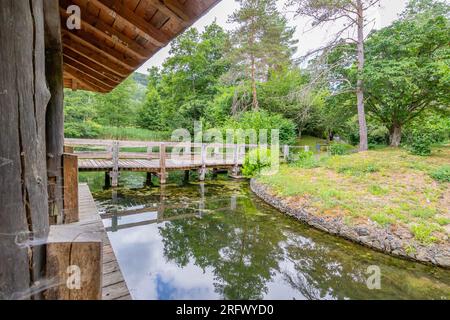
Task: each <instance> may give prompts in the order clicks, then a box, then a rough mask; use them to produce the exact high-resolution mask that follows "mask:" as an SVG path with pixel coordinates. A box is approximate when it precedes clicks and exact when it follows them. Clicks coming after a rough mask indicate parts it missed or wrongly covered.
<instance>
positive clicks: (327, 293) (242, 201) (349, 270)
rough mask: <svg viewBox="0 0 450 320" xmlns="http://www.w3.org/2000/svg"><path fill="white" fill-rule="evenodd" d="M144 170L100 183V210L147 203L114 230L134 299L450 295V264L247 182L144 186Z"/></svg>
mask: <svg viewBox="0 0 450 320" xmlns="http://www.w3.org/2000/svg"><path fill="white" fill-rule="evenodd" d="M102 178H103V176H101V177H100V178H98V181H101V182H103V181H102ZM122 178H123V177H122ZM91 180H92V179H91ZM144 180H145V176H144V175H135V176H133V174H130V175H129V177H128V178H127V184H126V185H125V187H123V188H118V189H116V190H114V191H113V190H101V186H100V187H98V186H97V187H96V186H95V185H93V186H92V187H93V189H94V190H96V191H97V192H95V193H94V197H95V199H96V201H97V204H98V206H99V208H100V209H101V210H102V211H105V212H111V211H121V210H127V209H131V208H147V209H148V211H147V212H145V213H141V214H137V215H130V216H124V217H118V218H117V226H118V227H117V228H116V230H117V231H114V232H109V237H110V240H111V242H112V245H113V248H114V251H115V253H116V256H117V258H118V260H119V264H120V266H121V269H122V272H123V274H124V277H125V279H126V281H127V285H128V287H129V289H130V291H131V293H132V295H133V298H135V299H294V298H295V299H450V274H449V271H448V270H444V269H440V268H436V267H432V266H426V265H422V264H419V263H414V262H410V261H406V260H401V259H397V258H394V257H390V256H388V255H385V254H382V253H378V252H376V251H372V250H370V249H368V248H365V247H362V246H359V245H357V244H353V243H351V242H348V241H346V240H343V239H340V238H338V237H335V236H332V235H329V234H326V233H324V232H321V231H318V230H315V229H313V228H311V227H309V226H306V225H304V224H302V223H300V222H299V221H297V220H295V219H293V218H291V217H288V216H286V215H284V214H281V213H279V212H278V211H277V210H275V209H273V208H272V207H270V206H268V205H267V204H265V203H264V202H263V201H261V200H260V199H258V198H257V197H255V196H254V195H253V194H252V193H251V191H250V190H249V186H248V183H247V182H238V181H231V180H227V179H223V178H219V179H217V180H208V181H206V182H205V183H198V182H194V183H190V184H184V185H183V184H181V183H179V182H177V181H174V182H173V183H171V184H169V185H166V186H164V187H162V188H159V187H152V188H142V185H143V182H144ZM130 182H131V183H130ZM161 204H162V205H163V206H161ZM161 208H164V209H163V210H162V209H161ZM158 209H159V210H158ZM157 218H160V220H159V221H157V222H153V223H149V221H155V220H157ZM104 224H105V226H107V227H109V226H111V225H112V221H111V219H105V220H104ZM127 224H128V225H131V226H132V227H127ZM369 266H378V267H379V268H380V271H381V289H380V290H370V289H368V288H367V285H366V280H367V278H368V277H369V276H370V275H371V274H370V273H367V269H368V267H369Z"/></svg>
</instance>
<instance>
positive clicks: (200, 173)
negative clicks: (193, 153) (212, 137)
mask: <svg viewBox="0 0 450 320" xmlns="http://www.w3.org/2000/svg"><path fill="white" fill-rule="evenodd" d="M200 155H201V159H202V162H201V168H200V169H199V170H198V179H199V180H200V181H205V178H206V144H204V143H203V144H202V148H201V153H200Z"/></svg>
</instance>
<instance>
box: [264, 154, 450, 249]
mask: <svg viewBox="0 0 450 320" xmlns="http://www.w3.org/2000/svg"><path fill="white" fill-rule="evenodd" d="M448 164H450V146H449V145H446V146H441V147H438V148H435V149H433V153H432V155H431V156H429V157H419V156H413V155H410V154H408V152H407V151H405V150H402V149H393V148H383V149H380V150H374V151H368V152H362V153H357V154H351V155H346V156H332V157H321V158H320V159H317V160H314V164H313V165H312V166H311V164H310V163H309V164H308V165H307V166H304V167H302V166H301V165H298V164H290V165H282V166H281V167H280V170H279V172H278V173H277V174H275V175H272V176H261V177H258V180H259V181H260V182H263V183H266V184H268V185H270V186H271V189H272V190H273V191H274V192H275V193H276V194H278V195H280V196H284V197H287V198H289V201H292V202H293V203H296V204H298V205H299V206H305V207H307V208H308V210H309V211H310V212H311V211H316V212H318V213H320V214H324V215H339V216H343V217H344V219H345V220H344V221H345V222H346V223H349V224H356V223H359V222H361V221H363V220H364V221H367V219H370V220H372V221H374V222H376V223H378V224H379V225H380V226H381V227H387V226H391V227H395V226H403V227H405V228H407V229H408V230H409V231H410V232H411V234H412V236H413V237H414V238H416V240H418V241H420V242H421V243H423V244H430V243H434V242H438V241H446V240H447V239H448V236H449V232H450V183H448V182H445V181H443V182H442V181H436V180H435V179H433V178H432V176H433V174H432V173H433V172H435V171H436V170H438V169H439V168H442V167H445V166H447V165H448Z"/></svg>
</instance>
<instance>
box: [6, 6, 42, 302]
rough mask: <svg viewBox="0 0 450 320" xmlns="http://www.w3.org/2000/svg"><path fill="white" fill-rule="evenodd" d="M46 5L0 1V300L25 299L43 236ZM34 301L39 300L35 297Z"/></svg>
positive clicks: (38, 268) (37, 274)
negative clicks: (36, 243) (35, 243)
mask: <svg viewBox="0 0 450 320" xmlns="http://www.w3.org/2000/svg"><path fill="white" fill-rule="evenodd" d="M44 2H45V1H0V39H1V44H0V61H1V63H2V65H1V72H0V108H1V111H0V128H1V134H0V299H2V298H3V299H19V298H23V299H29V298H30V297H32V294H33V293H31V292H30V287H37V286H38V282H37V281H40V280H42V273H43V269H44V259H45V250H44V249H45V248H44V246H43V245H33V243H31V242H30V240H34V241H36V242H37V241H43V240H45V238H46V236H47V233H48V220H49V219H48V194H47V163H46V147H45V145H46V142H45V109H46V107H47V103H48V101H49V98H50V94H49V92H48V90H47V86H46V81H45V43H44V11H43V9H44V7H43V6H44ZM33 298H39V295H34V296H33Z"/></svg>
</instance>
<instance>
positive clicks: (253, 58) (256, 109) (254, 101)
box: [251, 54, 259, 111]
mask: <svg viewBox="0 0 450 320" xmlns="http://www.w3.org/2000/svg"><path fill="white" fill-rule="evenodd" d="M251 60H252V61H251V63H252V96H253V102H252V106H253V111H259V103H258V96H257V93H256V78H255V77H256V76H255V69H256V68H255V56H254V55H253V54H252V57H251Z"/></svg>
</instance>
